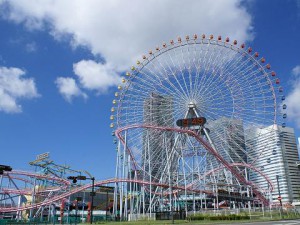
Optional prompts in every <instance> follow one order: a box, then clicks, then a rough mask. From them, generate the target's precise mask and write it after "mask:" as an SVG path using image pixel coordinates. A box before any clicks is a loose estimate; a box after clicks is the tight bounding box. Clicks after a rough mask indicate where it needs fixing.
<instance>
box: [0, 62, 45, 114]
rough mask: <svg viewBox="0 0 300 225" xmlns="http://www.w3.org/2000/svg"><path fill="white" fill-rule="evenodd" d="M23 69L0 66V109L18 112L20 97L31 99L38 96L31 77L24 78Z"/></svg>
mask: <svg viewBox="0 0 300 225" xmlns="http://www.w3.org/2000/svg"><path fill="white" fill-rule="evenodd" d="M24 75H25V71H23V70H21V69H19V68H14V67H11V68H7V67H0V111H3V112H6V113H18V112H21V111H22V106H21V105H19V104H18V101H19V100H20V99H32V98H36V97H38V96H39V94H38V92H37V89H36V86H35V82H34V80H33V79H32V78H24Z"/></svg>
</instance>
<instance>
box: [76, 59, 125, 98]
mask: <svg viewBox="0 0 300 225" xmlns="http://www.w3.org/2000/svg"><path fill="white" fill-rule="evenodd" d="M73 70H74V73H75V74H76V75H77V76H78V79H79V82H80V84H81V86H82V87H83V88H86V89H89V90H95V91H97V93H103V92H105V91H106V90H107V88H109V87H110V86H114V85H117V84H119V83H120V82H121V79H120V77H119V76H118V74H117V73H116V72H115V70H114V68H113V67H112V66H110V64H101V63H97V62H95V61H92V60H82V61H80V62H78V63H76V64H74V65H73Z"/></svg>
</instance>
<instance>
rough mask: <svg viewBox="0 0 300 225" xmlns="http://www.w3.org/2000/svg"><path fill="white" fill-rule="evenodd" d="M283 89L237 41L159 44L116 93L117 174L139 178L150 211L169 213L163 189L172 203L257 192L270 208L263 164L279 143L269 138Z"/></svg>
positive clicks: (278, 122)
mask: <svg viewBox="0 0 300 225" xmlns="http://www.w3.org/2000/svg"><path fill="white" fill-rule="evenodd" d="M282 92H283V88H282V87H281V86H280V80H279V78H278V77H277V75H276V73H275V72H274V71H273V70H272V69H271V65H270V64H268V63H266V60H265V58H264V57H262V56H260V54H259V53H258V52H255V51H253V50H252V48H251V47H246V46H245V44H241V45H238V44H237V41H236V40H234V41H233V42H232V41H230V40H229V38H226V39H225V40H222V38H221V36H218V37H217V38H216V39H214V37H213V35H210V36H209V37H206V36H205V35H202V36H201V37H198V36H197V35H193V36H192V37H190V36H186V37H185V40H183V39H181V38H180V37H179V38H178V39H177V41H174V40H171V41H170V43H168V44H167V43H164V44H163V45H162V46H161V47H156V49H155V51H149V53H148V54H147V55H144V56H142V60H141V61H137V66H132V67H131V71H130V72H127V73H126V74H125V76H124V78H122V85H120V86H118V92H116V93H115V97H116V99H115V100H113V107H112V109H111V112H112V115H111V117H110V119H111V120H112V123H111V125H110V126H111V127H112V128H113V129H114V131H113V135H114V134H116V136H117V138H118V139H117V138H116V139H115V143H118V145H117V153H118V158H117V168H116V176H117V177H119V178H126V179H128V180H136V183H138V181H141V182H142V181H143V186H142V187H139V190H140V189H141V188H142V189H143V191H141V192H140V193H148V194H146V197H145V196H143V199H145V198H148V203H149V204H148V211H149V210H150V211H151V210H157V209H162V210H163V207H165V205H163V203H162V202H163V201H162V199H161V198H162V197H161V196H162V193H163V192H165V193H169V195H170V199H169V200H170V202H172V201H173V202H174V201H175V200H174V198H175V199H177V200H178V201H180V196H181V197H182V196H185V197H182V199H187V196H189V195H191V194H193V195H195V193H198V194H199V193H200V194H199V196H200V198H207V196H206V197H205V196H204V197H203V193H206V194H207V193H209V192H211V193H213V192H215V190H223V191H224V192H227V193H230V192H231V193H235V192H239V193H240V194H242V193H248V195H249V189H251V192H252V193H254V197H256V198H258V199H260V200H261V201H262V202H264V203H265V204H267V202H268V197H266V193H267V192H268V191H269V192H270V188H272V182H271V181H270V180H269V179H268V177H267V176H266V175H265V174H264V171H263V167H262V166H261V159H262V158H264V157H267V156H265V155H264V152H265V151H266V148H269V146H270V143H276V140H277V139H276V135H273V136H272V135H269V136H268V134H269V133H272V132H276V130H277V129H278V127H285V123H284V119H285V118H286V114H285V113H284V109H286V105H285V104H284V103H283V100H284V99H285V97H284V95H283V94H282ZM267 136H268V140H267V141H265V139H266V137H267ZM251 177H254V178H255V179H256V180H257V181H259V180H261V181H264V182H263V183H264V184H265V185H261V184H260V182H256V183H255V182H252V181H251ZM145 182H148V183H147V185H145ZM136 183H135V184H132V186H131V185H129V184H128V185H129V186H130V188H129V187H127V188H125V189H126V190H125V189H124V188H123V189H122V191H121V192H122V195H124V196H129V195H130V193H129V192H130V191H129V190H133V189H134V188H137V185H136ZM157 184H165V185H166V186H165V187H162V186H157ZM175 187H177V188H178V190H177V192H176V193H177V194H175V192H174V188H175ZM181 187H183V190H179V188H181ZM172 188H173V189H172ZM137 189H138V188H137ZM267 189H268V190H267ZM131 193H132V191H131ZM207 195H208V194H207ZM158 196H160V197H158ZM172 196H173V198H172ZM138 198H142V197H141V196H139V197H138V196H137V197H136V200H135V201H136V202H138V201H141V200H138ZM141 202H142V201H141ZM124 204H125V203H124ZM194 204H195V203H194ZM135 205H138V204H135ZM144 207H145V206H144ZM144 207H141V208H143V210H145V209H144ZM169 207H171V206H169ZM194 207H195V206H194ZM131 210H136V211H138V210H139V209H131ZM186 210H187V209H186Z"/></svg>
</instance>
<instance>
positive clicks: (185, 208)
mask: <svg viewBox="0 0 300 225" xmlns="http://www.w3.org/2000/svg"><path fill="white" fill-rule="evenodd" d="M181 154H182V155H183V152H182V148H181ZM181 161H182V167H183V179H184V197H185V207H184V210H185V216H186V218H187V214H188V206H187V191H186V185H187V184H186V171H185V161H184V159H183V158H181Z"/></svg>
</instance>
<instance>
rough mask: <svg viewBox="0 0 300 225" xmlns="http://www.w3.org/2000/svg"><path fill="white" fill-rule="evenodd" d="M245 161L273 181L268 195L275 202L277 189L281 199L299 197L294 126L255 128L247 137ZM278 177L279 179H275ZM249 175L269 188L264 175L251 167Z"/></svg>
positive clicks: (299, 179) (299, 176) (299, 188)
mask: <svg viewBox="0 0 300 225" xmlns="http://www.w3.org/2000/svg"><path fill="white" fill-rule="evenodd" d="M246 148H247V151H248V152H249V154H248V156H249V157H248V163H249V164H252V163H253V165H254V166H255V167H256V168H258V169H260V170H261V171H262V172H263V173H264V174H265V175H267V177H268V178H269V179H270V180H271V182H272V183H273V186H274V189H273V192H272V195H271V199H272V201H273V202H274V203H278V199H277V198H278V196H279V189H280V194H281V197H282V202H283V203H285V202H293V201H295V200H298V199H299V197H300V174H299V172H300V170H299V168H298V166H297V162H298V161H299V154H298V149H297V144H296V138H295V134H294V129H293V128H289V127H285V128H282V127H281V126H270V127H267V128H264V129H257V130H256V131H255V132H254V134H253V136H252V137H251V138H249V139H248V140H247V141H246ZM277 178H278V182H277ZM249 179H250V180H251V181H253V182H254V183H256V184H257V185H259V186H260V187H261V188H262V189H265V190H268V189H269V185H268V183H267V182H266V181H265V178H263V177H262V176H260V175H259V174H258V173H256V172H253V171H250V172H249Z"/></svg>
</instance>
